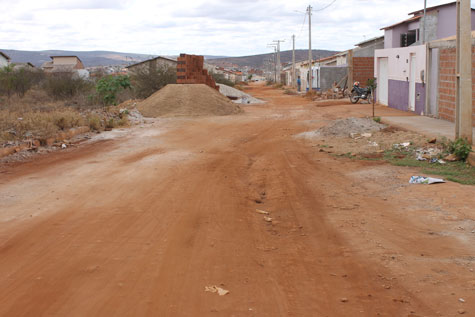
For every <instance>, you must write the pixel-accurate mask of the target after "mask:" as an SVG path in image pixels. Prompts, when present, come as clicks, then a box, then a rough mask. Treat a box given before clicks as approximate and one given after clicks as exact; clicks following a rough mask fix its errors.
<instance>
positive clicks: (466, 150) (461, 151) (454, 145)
mask: <svg viewBox="0 0 475 317" xmlns="http://www.w3.org/2000/svg"><path fill="white" fill-rule="evenodd" d="M444 145H445V144H444ZM445 148H446V150H447V151H448V152H449V153H451V154H455V155H456V156H457V157H458V158H459V159H461V160H462V161H465V160H466V159H467V157H468V155H469V154H470V152H472V145H471V144H470V143H469V142H468V141H467V140H466V139H462V138H458V139H456V140H455V141H449V142H448V144H446V145H445Z"/></svg>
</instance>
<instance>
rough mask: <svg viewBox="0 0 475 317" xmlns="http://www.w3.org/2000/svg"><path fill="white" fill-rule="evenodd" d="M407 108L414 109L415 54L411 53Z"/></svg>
mask: <svg viewBox="0 0 475 317" xmlns="http://www.w3.org/2000/svg"><path fill="white" fill-rule="evenodd" d="M409 71H410V73H409V110H410V111H415V110H416V55H414V54H411V63H410V64H409Z"/></svg>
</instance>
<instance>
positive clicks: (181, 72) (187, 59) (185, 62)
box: [176, 54, 219, 90]
mask: <svg viewBox="0 0 475 317" xmlns="http://www.w3.org/2000/svg"><path fill="white" fill-rule="evenodd" d="M203 64H204V57H203V56H198V55H187V54H180V57H178V59H177V66H176V78H177V80H176V83H177V84H205V85H208V86H210V87H211V88H214V89H216V90H219V87H218V86H217V85H216V83H215V81H214V79H213V77H211V75H209V74H208V71H207V70H206V69H203Z"/></svg>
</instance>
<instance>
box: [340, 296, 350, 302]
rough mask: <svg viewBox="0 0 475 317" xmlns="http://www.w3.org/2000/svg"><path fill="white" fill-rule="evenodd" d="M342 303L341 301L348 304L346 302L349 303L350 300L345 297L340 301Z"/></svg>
mask: <svg viewBox="0 0 475 317" xmlns="http://www.w3.org/2000/svg"><path fill="white" fill-rule="evenodd" d="M340 301H341V302H342V303H346V302H348V298H346V297H343V298H342V299H340Z"/></svg>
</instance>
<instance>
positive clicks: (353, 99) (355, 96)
mask: <svg viewBox="0 0 475 317" xmlns="http://www.w3.org/2000/svg"><path fill="white" fill-rule="evenodd" d="M358 100H360V97H359V96H358V94H357V93H356V92H352V93H351V95H350V101H351V103H357V102H358Z"/></svg>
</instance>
